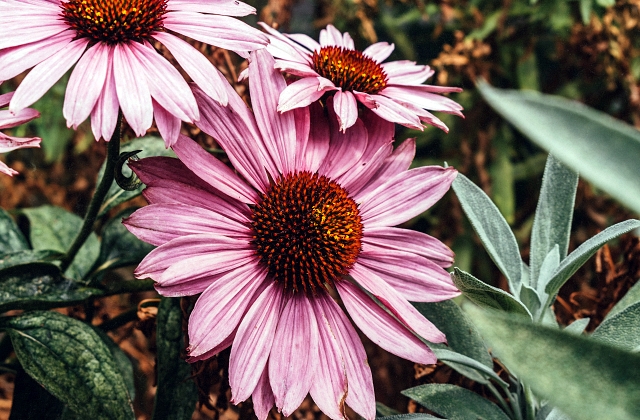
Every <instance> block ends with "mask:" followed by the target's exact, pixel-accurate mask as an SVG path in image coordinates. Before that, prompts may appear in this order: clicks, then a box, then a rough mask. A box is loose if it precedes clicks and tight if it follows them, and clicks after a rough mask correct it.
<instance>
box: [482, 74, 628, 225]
mask: <svg viewBox="0 0 640 420" xmlns="http://www.w3.org/2000/svg"><path fill="white" fill-rule="evenodd" d="M478 88H479V90H480V93H481V94H482V96H483V97H484V99H485V100H486V101H487V102H488V103H489V105H491V106H492V107H493V108H494V109H495V110H496V111H498V112H499V113H500V114H501V115H502V116H503V117H504V118H506V119H507V120H508V121H509V122H510V123H511V124H513V125H514V126H516V128H518V130H520V131H521V132H522V133H523V134H525V135H526V136H527V137H529V138H530V139H531V140H533V141H534V142H535V143H537V144H538V145H539V146H541V147H543V148H544V149H546V150H547V151H549V152H550V153H551V154H553V155H554V156H555V157H556V158H557V159H558V160H560V161H561V162H563V163H564V164H565V165H567V166H568V167H570V168H571V169H573V170H574V171H576V172H579V173H580V174H581V176H582V177H584V178H585V179H587V180H589V182H591V183H593V184H594V185H596V186H597V187H599V188H602V189H603V190H605V191H606V192H608V193H609V194H611V195H612V196H614V197H615V198H617V199H618V200H620V201H621V202H622V203H623V204H625V205H627V206H629V207H631V208H632V209H634V210H635V211H637V212H640V173H639V172H638V162H640V132H638V130H637V129H636V128H635V127H632V126H631V125H628V124H625V123H623V122H621V121H619V120H616V119H614V118H612V117H610V116H609V115H607V114H604V113H602V112H599V111H596V110H594V109H591V108H589V107H587V106H585V105H583V104H580V103H578V102H575V101H570V100H567V99H564V98H561V97H558V96H553V95H543V94H540V93H537V92H520V91H515V90H501V89H495V88H493V87H491V86H489V85H488V84H486V83H482V82H481V83H478Z"/></svg>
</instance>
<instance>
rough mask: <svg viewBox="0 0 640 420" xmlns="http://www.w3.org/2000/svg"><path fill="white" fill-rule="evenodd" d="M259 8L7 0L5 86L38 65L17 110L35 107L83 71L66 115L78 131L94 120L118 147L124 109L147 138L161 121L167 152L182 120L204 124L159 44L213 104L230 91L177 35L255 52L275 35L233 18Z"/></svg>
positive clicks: (183, 2) (192, 1) (167, 0)
mask: <svg viewBox="0 0 640 420" xmlns="http://www.w3.org/2000/svg"><path fill="white" fill-rule="evenodd" d="M250 13H255V9H254V8H253V7H251V6H249V5H247V4H244V3H241V2H239V1H236V0H217V1H212V0H0V80H7V79H10V78H12V77H14V76H16V75H18V74H20V73H22V72H23V71H25V70H27V69H29V68H31V67H34V66H35V67H34V68H33V70H31V72H30V73H29V74H28V75H27V76H26V77H25V78H24V80H23V81H22V83H21V84H20V86H19V87H18V89H17V90H16V92H15V96H14V97H13V100H12V101H11V104H10V106H9V109H10V110H11V111H14V112H17V111H20V110H21V109H23V108H25V107H27V106H29V105H31V104H33V103H34V102H35V101H36V100H38V99H39V98H40V97H41V96H42V95H43V94H44V93H45V92H46V91H47V90H49V88H50V87H51V86H53V84H54V83H55V82H56V81H57V80H58V79H60V77H62V75H64V74H65V73H66V72H67V71H68V70H69V69H70V68H71V67H72V66H73V65H74V64H76V63H77V64H76V66H75V69H74V70H73V73H71V77H70V79H69V84H68V85H67V91H66V95H65V101H64V108H63V114H64V117H65V118H66V119H67V125H68V126H70V127H71V126H73V128H74V129H75V128H77V126H78V125H79V124H80V123H82V122H83V121H84V120H85V119H87V117H88V116H89V115H91V126H92V130H93V133H94V135H95V137H96V139H100V138H104V139H105V140H109V139H110V138H111V136H112V134H113V132H114V130H115V125H116V120H117V116H118V109H119V108H121V109H122V112H123V114H124V116H125V118H126V119H127V122H128V123H129V125H130V126H131V128H133V130H134V131H135V133H136V134H137V135H138V136H142V135H144V134H145V132H146V130H147V129H148V128H149V127H150V126H151V124H152V120H153V117H154V116H155V119H156V123H157V125H158V129H159V130H160V133H161V135H162V136H163V137H164V139H165V142H166V143H167V145H171V144H172V143H173V142H175V140H177V138H178V133H179V132H180V121H181V120H182V121H187V122H194V121H196V120H197V119H198V118H199V111H198V106H197V104H196V101H195V98H194V97H193V94H192V93H191V90H190V89H189V86H188V84H187V82H186V81H185V80H184V79H183V77H182V76H181V75H180V73H179V72H178V70H176V69H175V68H174V67H173V66H172V65H171V64H170V63H169V62H168V61H167V60H166V59H164V58H163V57H162V55H160V54H158V53H157V51H156V50H155V49H154V48H153V46H152V44H153V42H155V41H158V42H161V43H162V44H163V45H164V46H165V47H166V48H167V49H168V50H169V51H170V52H171V54H172V55H173V57H174V58H175V59H176V61H177V62H178V63H179V64H180V66H181V67H182V69H183V70H184V71H185V72H186V73H187V74H188V75H189V76H190V77H191V78H192V79H193V81H194V82H195V83H197V84H198V86H199V87H200V88H201V89H202V90H203V91H204V92H206V93H207V94H208V95H210V96H211V97H212V98H214V99H215V100H217V101H218V102H220V103H222V104H223V105H224V104H226V103H227V94H226V91H225V89H224V88H223V86H224V85H225V84H228V83H227V81H226V80H225V78H224V77H223V76H222V75H221V74H220V72H218V70H217V69H216V68H215V67H214V66H213V65H212V64H211V62H209V60H207V58H206V57H205V56H203V55H202V54H201V53H200V52H199V51H197V50H196V49H195V48H193V47H192V46H191V45H189V44H188V43H187V42H185V41H183V40H182V39H180V38H179V37H177V36H176V35H174V33H177V34H181V35H185V36H188V37H191V38H193V39H196V40H198V41H201V42H204V43H208V44H211V45H216V46H218V47H222V48H227V49H230V50H234V51H237V52H239V53H242V54H243V55H246V52H247V51H252V50H254V49H257V48H262V47H264V45H266V44H267V38H266V36H265V35H264V34H262V33H261V32H260V31H258V30H257V29H254V28H252V27H251V26H249V25H247V24H245V23H243V22H241V21H239V20H238V19H234V18H231V17H229V16H245V15H248V14H250Z"/></svg>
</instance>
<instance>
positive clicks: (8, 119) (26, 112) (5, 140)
mask: <svg viewBox="0 0 640 420" xmlns="http://www.w3.org/2000/svg"><path fill="white" fill-rule="evenodd" d="M12 97H13V92H10V93H5V94H4V95H0V108H4V107H5V106H7V105H9V101H11V98H12ZM39 116H40V113H39V112H38V111H36V110H35V109H31V108H27V109H23V110H21V111H19V112H15V113H14V112H11V111H7V110H0V130H2V129H5V128H12V127H16V126H18V125H20V124H24V123H26V122H29V121H31V120H33V119H34V118H38V117H39ZM40 141H41V139H40V138H38V137H30V138H21V137H11V136H7V135H6V134H3V133H0V153H7V152H10V151H12V150H16V149H25V148H27V147H40ZM0 172H2V173H4V174H7V175H9V176H13V175H17V174H18V171H16V170H14V169H11V168H9V167H8V166H7V165H6V164H5V163H3V162H0Z"/></svg>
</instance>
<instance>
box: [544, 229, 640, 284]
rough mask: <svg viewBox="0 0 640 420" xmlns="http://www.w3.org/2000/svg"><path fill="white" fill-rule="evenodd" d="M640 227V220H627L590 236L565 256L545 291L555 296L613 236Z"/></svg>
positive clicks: (615, 236)
mask: <svg viewBox="0 0 640 420" xmlns="http://www.w3.org/2000/svg"><path fill="white" fill-rule="evenodd" d="M639 227H640V220H635V219H631V220H625V221H624V222H620V223H618V224H615V225H613V226H610V227H608V228H606V229H605V230H603V231H602V232H600V233H598V234H597V235H596V236H594V237H592V238H589V239H588V240H586V241H585V242H584V243H583V244H582V245H580V246H579V247H578V248H576V249H575V250H574V251H573V252H572V253H571V254H569V256H568V257H567V258H565V259H564V260H563V261H562V262H561V263H560V266H558V268H557V269H556V271H555V273H554V274H553V277H552V278H551V280H550V281H549V283H548V284H547V287H546V288H545V291H546V292H547V294H548V295H549V296H555V295H556V293H558V291H559V290H560V287H562V285H563V284H564V283H565V282H566V281H567V280H568V279H569V277H571V276H572V275H573V273H575V272H576V271H577V270H578V268H580V267H582V264H584V263H586V262H587V260H588V259H589V258H591V256H592V255H593V254H595V252H596V251H597V250H598V248H600V247H601V246H602V245H604V244H605V243H607V242H609V241H610V240H612V239H613V238H617V237H618V236H620V235H622V234H624V233H627V232H630V231H632V230H633V229H637V228H639Z"/></svg>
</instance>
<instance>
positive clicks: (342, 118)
mask: <svg viewBox="0 0 640 420" xmlns="http://www.w3.org/2000/svg"><path fill="white" fill-rule="evenodd" d="M333 109H334V110H335V112H336V116H337V117H338V123H339V124H340V131H342V132H343V133H344V132H345V130H346V129H347V128H349V127H351V126H352V125H353V124H355V123H356V120H357V119H358V103H357V102H356V97H355V96H353V93H351V92H343V91H341V90H338V91H337V92H336V93H335V95H334V96H333Z"/></svg>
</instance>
